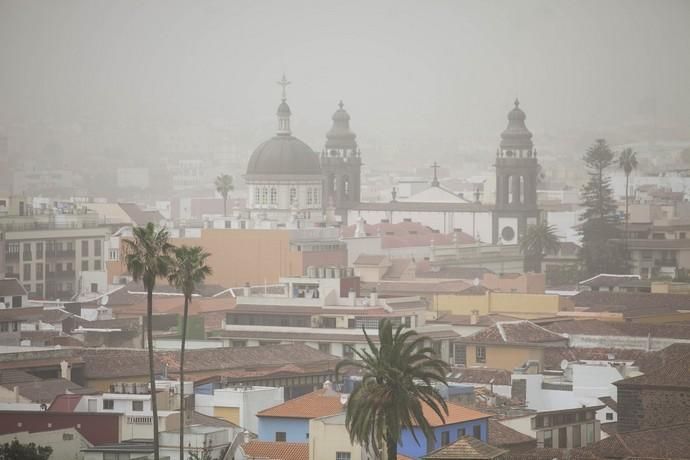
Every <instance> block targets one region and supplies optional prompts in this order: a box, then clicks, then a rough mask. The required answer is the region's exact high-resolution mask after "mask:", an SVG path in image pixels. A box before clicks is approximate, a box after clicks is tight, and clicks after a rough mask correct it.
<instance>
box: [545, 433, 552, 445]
mask: <svg viewBox="0 0 690 460" xmlns="http://www.w3.org/2000/svg"><path fill="white" fill-rule="evenodd" d="M544 447H553V432H552V431H551V430H546V431H544Z"/></svg>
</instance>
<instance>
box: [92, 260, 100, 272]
mask: <svg viewBox="0 0 690 460" xmlns="http://www.w3.org/2000/svg"><path fill="white" fill-rule="evenodd" d="M93 269H94V270H96V271H100V270H101V261H100V259H96V260H94V261H93Z"/></svg>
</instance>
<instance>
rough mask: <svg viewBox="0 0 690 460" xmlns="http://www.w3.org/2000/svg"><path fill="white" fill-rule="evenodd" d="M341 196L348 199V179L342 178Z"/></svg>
mask: <svg viewBox="0 0 690 460" xmlns="http://www.w3.org/2000/svg"><path fill="white" fill-rule="evenodd" d="M343 196H344V197H345V198H350V178H349V177H347V176H345V177H343Z"/></svg>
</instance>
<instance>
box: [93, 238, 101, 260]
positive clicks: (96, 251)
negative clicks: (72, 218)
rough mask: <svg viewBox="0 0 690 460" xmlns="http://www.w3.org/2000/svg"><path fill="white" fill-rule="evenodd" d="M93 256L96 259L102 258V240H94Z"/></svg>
mask: <svg viewBox="0 0 690 460" xmlns="http://www.w3.org/2000/svg"><path fill="white" fill-rule="evenodd" d="M93 255H94V256H96V257H100V256H101V240H93Z"/></svg>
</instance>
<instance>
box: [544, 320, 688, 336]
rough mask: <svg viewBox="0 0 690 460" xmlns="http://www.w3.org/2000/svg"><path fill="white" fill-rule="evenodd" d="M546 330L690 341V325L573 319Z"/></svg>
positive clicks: (551, 325) (557, 323) (561, 332)
mask: <svg viewBox="0 0 690 460" xmlns="http://www.w3.org/2000/svg"><path fill="white" fill-rule="evenodd" d="M544 327H545V328H546V329H548V330H550V331H552V332H556V333H559V334H571V335H602V336H631V337H648V336H651V337H658V338H669V339H688V340H690V325H687V324H653V323H631V322H627V321H601V320H598V319H581V320H578V319H572V320H567V321H555V322H553V323H552V324H549V325H545V326H544Z"/></svg>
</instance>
